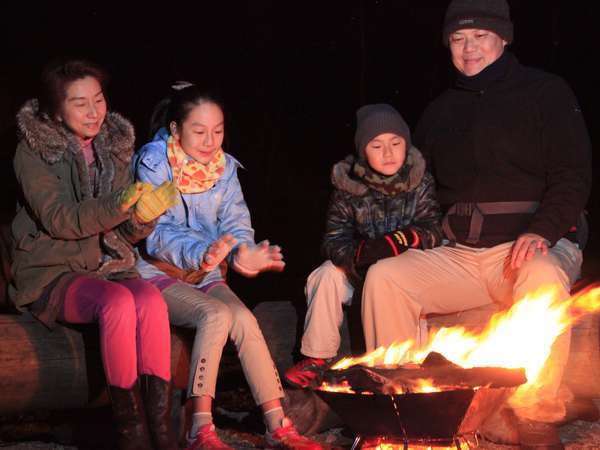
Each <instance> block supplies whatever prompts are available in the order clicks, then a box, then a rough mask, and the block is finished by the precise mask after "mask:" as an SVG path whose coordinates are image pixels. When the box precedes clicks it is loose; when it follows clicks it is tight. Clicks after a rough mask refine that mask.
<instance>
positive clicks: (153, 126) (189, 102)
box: [150, 84, 225, 138]
mask: <svg viewBox="0 0 600 450" xmlns="http://www.w3.org/2000/svg"><path fill="white" fill-rule="evenodd" d="M204 103H214V104H215V105H217V106H218V107H219V108H220V109H221V111H223V113H225V110H224V108H223V102H222V101H221V100H220V99H218V98H217V96H215V95H214V94H211V93H208V92H205V91H203V90H201V89H200V88H198V87H197V86H195V85H193V84H190V85H188V86H186V87H183V88H179V89H177V88H174V89H173V88H172V89H171V94H170V95H169V96H167V97H165V98H163V99H162V100H161V101H160V102H158V104H157V105H156V106H155V107H154V111H153V112H152V117H151V118H150V138H152V137H153V136H154V134H155V133H156V132H157V131H158V130H159V129H160V128H162V127H165V128H166V129H167V130H168V129H169V125H170V124H171V122H175V123H176V124H177V127H181V124H182V123H183V122H185V119H187V117H188V115H189V114H190V111H191V110H192V109H194V108H195V107H196V106H200V105H202V104H204Z"/></svg>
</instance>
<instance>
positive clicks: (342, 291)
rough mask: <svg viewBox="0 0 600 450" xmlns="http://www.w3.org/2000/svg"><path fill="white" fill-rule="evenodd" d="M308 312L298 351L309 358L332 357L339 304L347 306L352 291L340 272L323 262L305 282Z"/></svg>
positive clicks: (339, 322) (335, 349)
mask: <svg viewBox="0 0 600 450" xmlns="http://www.w3.org/2000/svg"><path fill="white" fill-rule="evenodd" d="M305 293H306V302H307V308H308V310H307V312H306V318H305V319H304V334H303V335H302V347H301V348H300V352H301V353H302V354H303V355H305V356H310V357H312V358H325V359H327V358H333V357H334V356H335V355H337V352H338V349H339V348H340V327H341V325H342V321H343V320H344V311H343V310H342V305H350V303H351V302H352V294H353V293H354V289H353V287H352V285H351V284H350V283H349V282H348V278H347V277H346V274H345V273H344V271H343V270H342V269H340V268H339V267H336V266H335V265H334V264H333V263H332V262H331V261H325V262H324V263H323V264H321V265H320V266H319V267H317V268H316V269H315V270H313V271H312V273H311V274H310V275H309V276H308V279H307V280H306V287H305Z"/></svg>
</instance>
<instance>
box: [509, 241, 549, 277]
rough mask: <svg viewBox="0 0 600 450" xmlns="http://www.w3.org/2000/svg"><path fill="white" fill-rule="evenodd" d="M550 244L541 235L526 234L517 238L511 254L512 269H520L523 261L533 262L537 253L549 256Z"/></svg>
mask: <svg viewBox="0 0 600 450" xmlns="http://www.w3.org/2000/svg"><path fill="white" fill-rule="evenodd" d="M549 245H550V242H548V240H547V239H546V238H544V237H542V236H540V235H539V234H535V233H524V234H522V235H521V236H519V237H518V238H517V240H516V241H515V243H514V244H513V247H512V250H511V253H510V268H511V269H513V270H514V269H519V268H520V267H521V265H522V264H523V261H531V260H532V259H533V257H534V256H535V253H536V252H538V251H540V252H542V255H547V254H548V246H549Z"/></svg>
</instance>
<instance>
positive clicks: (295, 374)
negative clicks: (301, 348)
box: [285, 358, 331, 388]
mask: <svg viewBox="0 0 600 450" xmlns="http://www.w3.org/2000/svg"><path fill="white" fill-rule="evenodd" d="M330 361H331V360H330V359H321V358H305V359H303V360H302V361H298V362H297V363H296V364H295V365H293V366H292V367H290V368H289V369H288V370H286V371H285V381H287V382H288V384H290V385H292V386H294V387H298V388H306V387H309V386H311V385H313V386H314V387H316V385H317V384H318V379H319V376H320V375H321V373H323V372H324V371H325V370H326V369H327V368H328V367H329V363H330Z"/></svg>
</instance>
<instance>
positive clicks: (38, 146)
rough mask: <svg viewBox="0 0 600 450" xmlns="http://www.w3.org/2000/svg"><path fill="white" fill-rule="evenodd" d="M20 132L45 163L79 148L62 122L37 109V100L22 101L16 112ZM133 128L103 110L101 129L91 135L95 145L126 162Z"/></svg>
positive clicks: (116, 116)
mask: <svg viewBox="0 0 600 450" xmlns="http://www.w3.org/2000/svg"><path fill="white" fill-rule="evenodd" d="M17 127H18V130H19V135H20V137H21V138H22V139H24V140H25V141H26V142H27V144H28V145H29V147H30V148H31V149H32V150H33V151H35V152H37V153H39V154H40V156H41V158H42V159H43V160H44V161H45V162H47V163H48V164H54V163H56V162H58V161H60V160H61V159H62V158H63V156H64V154H65V152H66V151H70V152H73V153H75V152H78V151H79V144H78V143H77V142H76V138H75V136H74V135H73V133H71V132H70V131H68V130H67V129H66V128H65V127H64V126H63V125H61V124H59V123H57V122H54V121H52V120H50V119H49V118H48V116H47V115H46V114H42V113H40V112H39V106H38V101H37V100H36V99H31V100H28V101H27V102H25V104H24V105H23V106H22V107H21V109H20V110H19V112H18V113H17ZM134 143H135V132H134V129H133V125H131V122H129V121H128V120H127V119H125V118H124V117H123V116H121V115H120V114H118V113H115V112H109V113H107V114H106V118H105V119H104V123H103V124H102V128H101V129H100V133H98V135H97V136H96V137H95V138H94V146H95V147H96V148H98V149H106V150H107V151H109V152H111V153H113V154H114V155H115V156H116V157H117V158H119V159H120V160H121V161H123V162H125V163H128V162H129V161H130V160H131V156H132V154H133V148H134Z"/></svg>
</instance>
